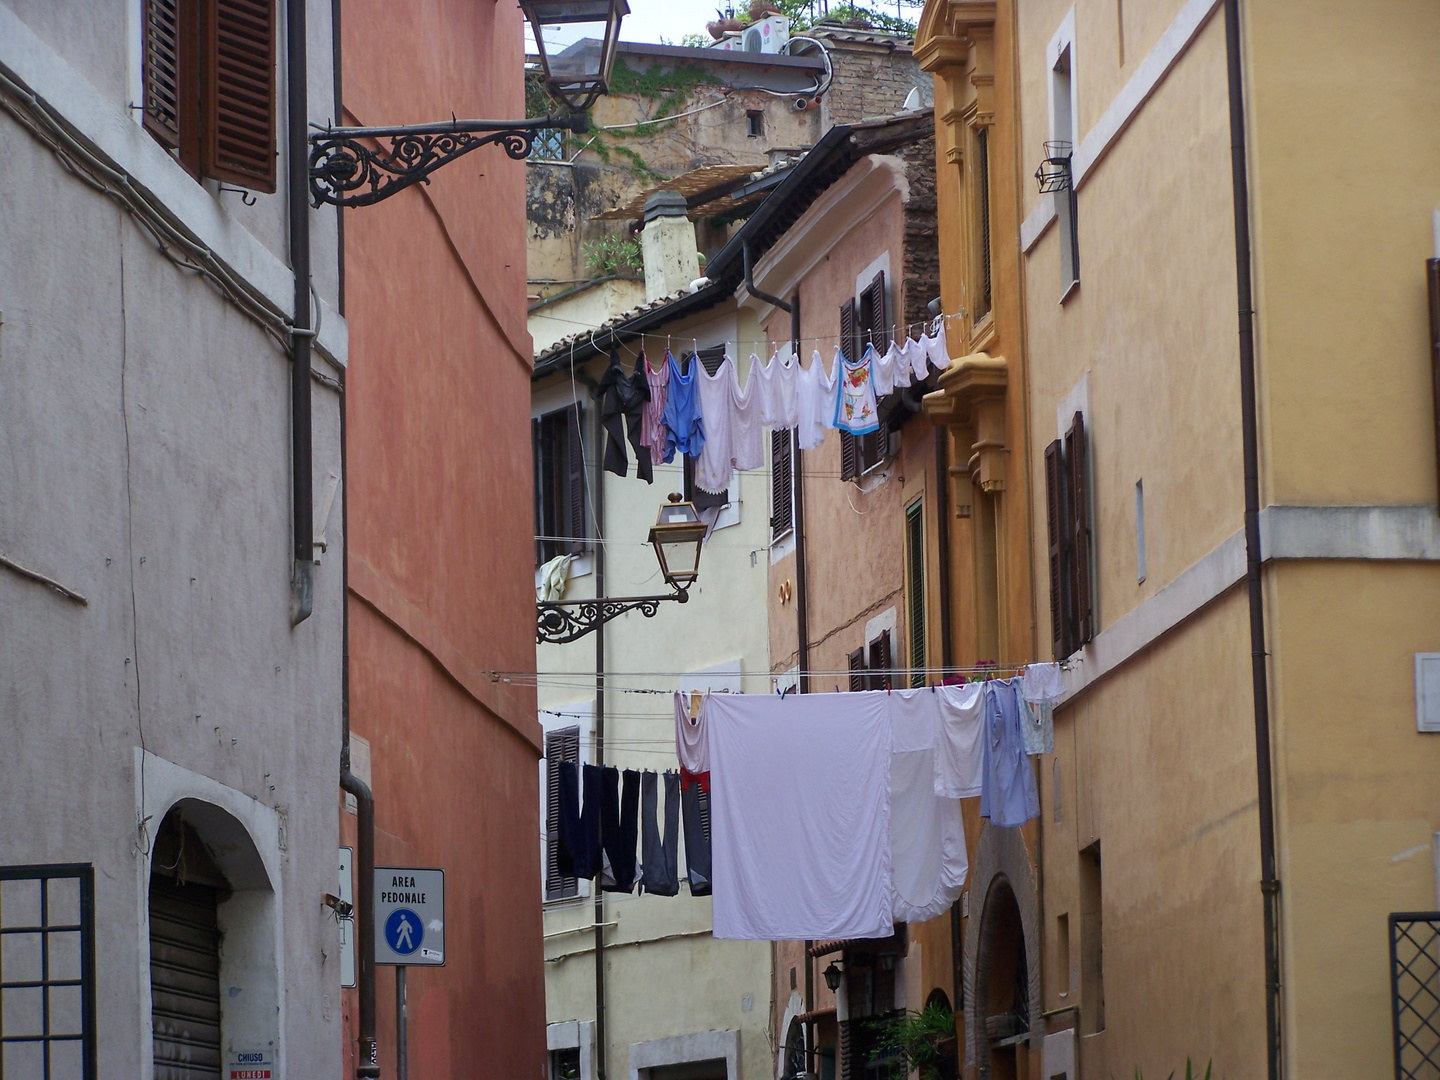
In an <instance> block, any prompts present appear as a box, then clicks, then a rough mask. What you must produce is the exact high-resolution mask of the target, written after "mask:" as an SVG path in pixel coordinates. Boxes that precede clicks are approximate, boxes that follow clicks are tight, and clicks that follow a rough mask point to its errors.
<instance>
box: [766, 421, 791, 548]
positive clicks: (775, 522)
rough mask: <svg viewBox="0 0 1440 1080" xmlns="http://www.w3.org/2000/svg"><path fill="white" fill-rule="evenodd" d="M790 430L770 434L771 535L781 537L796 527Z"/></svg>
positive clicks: (777, 429) (779, 430)
mask: <svg viewBox="0 0 1440 1080" xmlns="http://www.w3.org/2000/svg"><path fill="white" fill-rule="evenodd" d="M791 438H792V436H791V434H790V432H789V430H788V429H782V428H776V429H775V430H774V431H772V432H770V534H771V535H772V536H780V535H782V534H784V533H787V532H789V531H790V530H791V529H792V528H794V527H795V506H794V504H795V477H794V475H793V466H792V464H791V463H792V462H793V461H794V456H793V454H792V452H791V450H792V447H791Z"/></svg>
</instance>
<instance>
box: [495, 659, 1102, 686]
mask: <svg viewBox="0 0 1440 1080" xmlns="http://www.w3.org/2000/svg"><path fill="white" fill-rule="evenodd" d="M1038 662H1040V661H1023V662H1019V663H1014V664H977V665H975V666H973V667H965V666H956V665H951V666H948V667H914V668H867V669H865V674H866V675H867V676H876V675H885V676H891V677H893V678H896V679H900V678H908V677H910V676H913V675H923V676H925V677H926V678H930V677H936V678H944V677H945V676H948V675H1000V674H1004V673H1009V674H1018V673H1022V672H1023V671H1024V670H1025V668H1026V667H1028V666H1029V665H1030V664H1032V663H1038ZM1079 663H1081V660H1080V659H1079V658H1076V659H1073V660H1067V661H1065V662H1064V663H1062V664H1061V665H1060V668H1061V670H1062V671H1068V670H1070V669H1071V667H1072V666H1073V665H1075V664H1079ZM487 674H488V675H489V676H490V681H491V682H503V683H506V684H507V685H510V684H524V683H526V682H527V681H528V683H529V684H531V685H534V684H537V683H538V682H540V681H542V680H543V681H547V682H549V681H552V680H559V681H564V680H567V679H568V680H575V681H577V682H579V681H583V682H586V683H587V684H592V685H593V683H594V679H595V676H594V675H593V674H591V673H589V672H583V671H498V670H494V669H492V670H490V671H489V672H487ZM851 674H853V673H852V672H851V671H850V670H849V669H848V668H845V669H826V668H812V669H810V670H808V671H803V672H801V671H752V672H724V673H716V672H697V671H606V672H604V677H605V680H606V682H607V684H608V683H609V682H610V681H611V680H612V679H704V678H707V677H717V678H726V677H728V678H740V679H759V678H766V679H772V680H773V679H783V680H785V681H787V682H788V681H790V680H791V679H795V678H798V677H799V676H801V675H808V676H809V677H810V678H812V679H827V678H840V677H845V678H848V677H849V676H850V675H851ZM607 689H611V690H616V691H618V692H621V693H646V694H673V693H674V692H675V688H674V687H673V686H670V687H667V688H666V689H663V690H660V689H655V690H651V689H644V690H641V689H634V688H628V687H607ZM896 689H900V687H896ZM716 692H723V691H716Z"/></svg>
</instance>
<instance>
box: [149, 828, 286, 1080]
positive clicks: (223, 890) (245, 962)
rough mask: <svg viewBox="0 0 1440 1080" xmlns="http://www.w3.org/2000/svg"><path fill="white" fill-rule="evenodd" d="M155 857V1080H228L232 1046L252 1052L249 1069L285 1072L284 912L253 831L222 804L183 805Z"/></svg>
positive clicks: (161, 832) (156, 844)
mask: <svg viewBox="0 0 1440 1080" xmlns="http://www.w3.org/2000/svg"><path fill="white" fill-rule="evenodd" d="M149 855H150V878H149V888H148V897H147V915H148V922H149V934H148V937H149V951H150V1028H151V1035H152V1056H153V1060H154V1063H155V1077H156V1080H212V1078H213V1080H220V1078H221V1077H222V1076H224V1075H228V1072H229V1070H228V1069H227V1067H226V1066H227V1064H231V1063H233V1062H227V1060H226V1059H225V1057H224V1056H223V1055H222V1047H227V1046H228V1047H231V1048H232V1049H235V1048H243V1049H242V1050H238V1051H237V1052H243V1053H244V1054H245V1055H246V1057H245V1059H244V1061H245V1062H246V1063H252V1062H253V1063H255V1064H256V1065H259V1066H264V1065H269V1066H272V1067H275V1068H278V1065H279V1059H280V1050H281V1047H280V1041H279V1040H280V1031H279V1024H278V1015H279V1005H280V987H281V985H282V984H283V976H282V970H281V967H282V964H283V957H282V949H281V947H280V926H279V914H278V905H277V904H276V901H275V893H274V890H273V887H272V883H271V880H270V876H269V874H268V873H267V871H266V869H265V866H264V863H263V861H262V860H261V858H260V855H259V852H258V851H257V850H256V847H255V844H254V841H253V839H252V838H251V836H250V834H249V832H248V831H246V829H245V826H244V825H242V824H241V823H240V822H239V821H238V820H237V819H236V818H235V817H233V816H232V815H231V814H229V813H228V812H227V811H225V810H223V809H221V808H220V807H218V806H216V805H214V804H213V803H208V802H204V801H202V800H200V799H181V800H180V801H178V802H176V803H175V804H174V805H173V806H171V807H170V809H169V810H168V811H167V812H166V814H165V816H164V817H163V819H162V820H161V823H160V826H159V828H158V829H157V830H156V833H155V839H154V841H153V843H152V845H151V848H150V852H149ZM222 942H223V944H224V947H223V948H222V947H221V945H222ZM222 987H224V989H225V997H224V1001H225V1007H224V1009H223V1010H222V1008H221V1000H222V998H221V988H222Z"/></svg>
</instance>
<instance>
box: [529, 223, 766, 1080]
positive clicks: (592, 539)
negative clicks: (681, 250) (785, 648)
mask: <svg viewBox="0 0 1440 1080" xmlns="http://www.w3.org/2000/svg"><path fill="white" fill-rule="evenodd" d="M676 230H688V231H689V234H690V236H689V241H688V251H689V252H690V253H691V258H692V260H693V251H694V232H693V226H692V225H691V224H690V223H689V222H688V221H687V220H686V218H685V217H684V216H679V217H671V218H666V219H661V220H659V221H658V222H657V223H656V224H655V226H654V227H653V229H652V232H654V231H659V232H661V233H664V234H666V235H665V244H666V245H667V249H668V248H675V247H676V243H675V241H676V237H675V236H673V235H670V234H672V233H674V232H675V231H676ZM652 239H653V237H652ZM665 265H668V266H669V267H670V274H671V276H670V277H669V278H664V279H662V280H659V281H656V282H652V283H651V284H652V287H653V290H654V291H656V293H657V295H658V296H661V297H662V298H661V299H660V300H658V301H657V302H656V303H655V304H654V305H640V306H639V307H638V308H636V309H635V310H633V311H629V312H625V313H614V314H612V317H610V318H608V319H605V320H597V321H596V322H595V323H594V324H593V325H592V327H591V329H592V330H595V331H598V332H599V337H598V338H597V339H595V340H597V342H598V343H600V344H604V343H605V342H606V337H605V333H606V331H607V330H608V329H610V328H613V327H614V326H617V325H619V324H622V323H626V322H628V321H633V320H634V319H635V318H637V317H644V316H646V315H647V314H648V315H650V317H651V318H652V319H653V320H655V322H654V325H653V327H652V329H651V332H650V333H648V334H645V335H643V336H627V337H626V338H624V339H623V340H622V342H621V344H620V346H619V349H620V354H621V357H622V361H623V364H624V368H625V370H626V372H627V373H628V372H629V371H631V370H632V369H633V366H634V363H635V358H636V353H637V352H638V350H639V349H641V348H643V349H644V350H645V351H646V352H647V353H648V354H649V355H650V357H652V358H653V360H654V361H655V363H656V364H658V363H659V362H660V361H661V360H662V358H663V356H664V352H665V349H666V346H667V343H669V344H670V345H671V346H672V347H673V349H674V351H675V353H676V355H677V356H678V355H679V354H680V353H681V352H682V351H683V352H690V351H692V350H696V349H699V350H702V351H703V350H706V349H715V348H717V347H720V348H723V349H724V350H725V352H726V354H727V355H729V356H732V357H735V358H736V359H737V360H738V361H739V362H740V366H741V377H742V378H745V377H746V376H747V375H748V371H749V359H748V358H749V356H750V354H751V352H752V351H758V350H759V348H760V347H761V342H762V340H763V339H762V336H761V334H760V331H759V327H758V325H757V323H756V321H755V318H754V316H753V315H752V314H750V313H748V312H747V313H742V312H739V311H737V309H736V306H735V303H734V299H733V295H732V294H731V292H730V291H727V290H725V289H722V288H720V287H718V286H717V287H716V288H714V289H711V290H709V291H708V292H706V293H704V294H701V295H699V297H698V299H696V298H695V295H694V294H691V293H689V292H688V291H687V290H685V289H683V288H681V287H680V286H681V285H682V284H688V283H689V282H690V281H691V280H692V279H693V278H694V277H695V276H696V271H695V270H694V267H693V264H692V265H690V266H683V265H678V263H676V261H675V260H670V261H669V262H667V263H666V264H665ZM697 307H698V310H693V312H692V313H691V314H688V315H687V314H685V311H686V310H687V309H695V308H697ZM671 311H677V312H678V313H676V314H674V315H667V314H666V313H667V312H671ZM547 312H548V309H547V308H545V307H541V308H540V309H539V310H537V311H535V312H534V313H533V314H532V324H533V323H534V322H535V321H536V320H537V318H538V319H544V318H546V317H547ZM570 314H571V315H574V314H576V313H575V312H574V311H571V312H570ZM543 332H544V328H543V326H542V327H537V332H536V336H537V340H539V339H541V334H542V333H543ZM567 334H568V335H570V336H569V337H568V338H567V339H566V340H561V341H558V342H551V343H550V346H549V348H548V350H546V351H545V352H542V353H541V354H540V355H539V356H538V357H537V364H536V372H537V374H536V379H535V382H534V384H533V394H532V400H531V411H532V415H533V416H534V417H535V418H536V422H537V423H538V424H542V425H551V424H553V418H555V417H563V416H565V414H566V412H567V410H570V409H573V408H574V406H575V404H576V403H577V402H579V404H580V410H581V413H580V417H581V419H580V424H579V430H580V432H581V435H582V445H583V451H582V452H581V453H580V454H579V455H578V456H579V465H580V469H581V471H580V474H579V479H580V482H581V483H582V484H583V495H582V496H581V497H582V498H583V501H584V504H585V510H584V515H583V520H582V522H581V525H580V527H579V528H578V529H572V530H569V531H568V532H574V533H577V534H578V535H579V537H581V538H582V542H581V543H578V544H570V545H565V544H561V543H558V542H556V541H551V540H541V541H539V542H538V543H537V560H539V559H541V558H548V557H549V556H550V555H551V554H552V553H554V552H559V551H560V550H561V549H562V548H564V549H566V550H575V551H578V552H579V556H578V558H577V559H576V560H575V561H574V562H573V563H572V564H571V569H570V577H569V581H568V583H567V586H566V591H565V594H564V599H565V600H567V601H579V600H584V599H589V598H593V597H595V596H597V595H604V596H607V597H625V596H644V595H654V594H660V593H665V592H667V591H668V589H667V587H666V585H665V583H664V581H663V579H662V578H661V575H660V570H659V564H658V562H657V559H656V556H655V553H654V550H653V549H652V548H651V546H650V545H649V544H648V543H647V542H646V536H647V534H648V532H649V529H650V526H652V525H653V524H655V520H656V516H657V513H658V511H659V507H660V505H661V503H663V502H664V501H665V500H666V497H667V496H668V495H669V494H670V493H672V492H678V493H681V494H686V495H689V494H691V493H692V492H691V490H690V489H689V487H688V485H687V484H686V480H685V477H684V473H683V470H682V467H681V460H682V459H679V458H677V459H676V461H675V462H674V463H672V464H670V465H665V464H657V465H656V466H655V468H654V483H653V484H646V483H645V482H644V481H642V480H640V479H638V478H637V477H636V475H635V463H634V460H633V454H632V455H631V461H630V464H629V470H628V472H629V475H628V476H626V477H623V478H622V477H619V476H616V475H614V474H613V473H609V472H605V471H603V470H602V469H600V468H599V463H600V458H601V453H602V450H601V446H602V443H601V441H600V439H599V438H598V436H599V430H598V428H597V425H596V402H595V401H594V399H593V398H592V397H591V396H590V394H589V390H588V387H589V386H591V385H593V383H594V381H595V380H597V379H598V378H599V377H600V375H601V374H602V373H603V372H604V370H605V366H606V364H607V363H608V356H607V350H604V349H597V348H595V347H593V346H591V344H590V342H591V340H592V334H591V330H584V331H582V332H579V333H576V328H574V327H571V328H569V329H568V330H567ZM694 362H695V361H692V363H694ZM546 418H552V419H551V420H547V419H546ZM552 430H556V429H555V428H553V427H551V426H546V427H545V428H544V434H543V435H542V442H543V443H544V445H538V447H537V460H539V461H540V463H541V464H540V467H541V469H542V471H543V470H544V469H546V468H547V467H548V466H547V464H546V463H547V462H548V461H549V460H550V458H549V457H547V455H549V454H553V452H554V450H553V446H550V448H549V449H547V446H549V445H550V444H549V438H550V435H549V433H550V432H551V431H552ZM563 437H564V436H562V438H563ZM562 457H564V458H567V459H568V458H569V455H568V454H562ZM541 486H542V488H543V486H544V485H543V484H542V485H541ZM568 494H569V492H568V488H567V489H566V490H565V491H562V492H560V495H561V502H562V503H564V502H565V501H566V499H568ZM548 498H550V496H549V495H548V494H547V493H546V492H545V491H543V490H541V491H538V492H537V499H539V500H541V501H544V500H546V499H548ZM769 500H770V487H769V475H768V472H767V471H765V470H758V471H755V472H746V473H737V474H736V475H735V480H734V483H733V484H732V485H731V487H730V490H729V492H728V493H727V494H726V495H725V496H724V497H723V498H720V499H716V500H713V501H715V502H718V503H720V504H722V505H717V506H713V507H711V508H709V509H707V510H706V511H704V515H705V516H706V518H707V519H709V520H713V528H712V531H711V533H710V535H709V538H708V539H707V540H706V542H705V546H704V549H703V553H702V556H701V560H700V574H699V579H698V581H697V582H696V584H695V585H693V586H692V587H691V589H690V598H689V600H688V602H687V603H685V604H683V605H681V604H679V603H673V602H667V603H662V604H661V605H660V606H659V610H658V611H657V613H656V614H655V615H654V617H653V618H646V617H644V616H643V615H642V614H640V613H639V612H631V613H629V614H626V615H622V616H620V617H618V618H616V619H614V620H613V621H611V622H610V623H608V624H606V625H605V627H604V628H603V631H600V632H597V633H592V634H590V635H588V636H585V637H582V638H580V639H578V640H576V641H574V642H570V643H568V644H558V645H552V644H545V645H540V646H538V647H537V650H536V662H537V667H538V670H539V672H540V674H539V701H538V704H539V708H540V719H541V723H542V725H543V727H544V729H545V731H546V736H547V753H551V754H552V756H553V752H554V748H555V747H556V746H558V745H559V744H558V743H557V742H556V741H555V740H556V737H557V736H558V735H561V734H562V733H565V732H572V731H573V732H574V733H575V734H577V735H578V736H579V739H578V743H579V745H578V758H579V760H580V761H581V762H589V763H593V762H596V761H597V760H603V763H604V764H606V765H614V766H616V767H618V768H620V769H637V770H651V771H654V772H657V773H661V772H663V771H665V770H671V771H673V770H676V769H677V768H678V762H677V759H676V755H675V727H674V715H675V714H674V707H673V704H672V698H671V694H672V693H673V692H675V691H677V690H680V691H686V692H688V691H691V690H706V689H716V690H731V691H744V692H747V693H756V692H759V693H764V692H768V690H769V688H770V680H769V668H770V661H769V642H768V636H767V631H766V593H767V576H766V571H767V568H768V565H769V561H768V557H767V553H768V548H769V544H770V501H769ZM539 509H540V510H541V511H543V510H544V508H543V507H541V508H539ZM553 512H559V513H560V517H561V518H564V507H563V506H560V507H554V508H553V511H552V517H551V518H548V519H545V520H554V517H553ZM542 517H543V513H542ZM536 531H537V536H543V535H546V534H545V532H544V527H542V526H541V525H539V524H537V529H536ZM568 532H567V535H568ZM602 582H603V586H602ZM537 585H538V573H537ZM597 670H601V671H603V673H604V689H603V691H600V690H598V689H597V686H598V684H597V679H596V672H597ZM597 706H598V708H597ZM547 764H548V759H547V761H542V762H541V785H542V791H543V790H544V789H545V787H546V785H547V783H548V776H547V771H548V770H547ZM662 793H663V788H662ZM661 801H662V806H663V794H662V800H661ZM541 820H542V822H547V829H548V821H547V814H546V813H545V812H544V807H543V795H542V814H541ZM662 828H663V816H662ZM540 840H541V844H542V866H544V865H546V863H547V860H548V857H549V854H550V851H549V848H550V844H551V839H550V837H549V835H548V833H546V834H542V836H541V838H540ZM685 857H686V856H685V847H684V844H683V842H682V843H681V845H680V874H681V884H680V892H679V895H677V896H674V897H664V896H649V895H641V894H639V893H638V891H637V893H636V894H634V895H630V894H617V893H608V894H602V895H601V897H600V899H599V902H598V903H597V900H596V897H595V895H594V892H593V888H594V886H593V883H592V882H587V881H580V882H578V883H574V882H564V881H559V880H556V879H555V878H554V877H552V878H551V880H547V881H542V882H541V883H540V884H541V890H542V893H541V895H542V896H543V897H544V898H545V899H544V901H543V902H544V921H545V964H546V968H545V985H546V1010H547V1015H548V1021H549V1045H550V1049H551V1075H552V1077H556V1078H557V1080H558V1077H560V1076H564V1075H571V1076H576V1077H577V1078H578V1080H597V1078H602V1077H606V1076H608V1077H613V1078H623V1077H627V1076H628V1077H631V1078H632V1080H646V1078H650V1080H666V1078H676V1080H680V1078H683V1080H742V1078H744V1080H760V1078H763V1077H766V1076H768V1075H770V1074H771V1069H772V1068H773V1063H774V1050H773V1036H772V1033H771V1031H770V1025H771V999H770V994H771V958H770V945H769V943H768V942H749V941H717V940H715V939H714V938H712V937H711V934H710V929H711V916H710V898H709V897H708V896H692V895H691V894H690V889H689V884H688V882H687V881H686V880H685V872H686V867H685ZM567 894H569V895H567ZM597 924H598V926H599V928H600V932H599V934H598V935H597V933H596V926H597ZM597 938H598V939H599V940H600V941H601V942H602V948H601V954H602V956H603V965H602V966H601V972H600V973H599V974H597V961H596V942H597ZM597 988H598V992H599V995H600V998H599V1000H601V1001H602V1002H603V1008H602V1009H601V1010H599V1012H598V1014H597V1009H596V1001H597ZM602 1026H603V1029H604V1030H603V1035H602V1034H601V1033H600V1028H601V1027H602Z"/></svg>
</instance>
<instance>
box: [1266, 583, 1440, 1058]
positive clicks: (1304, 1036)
mask: <svg viewBox="0 0 1440 1080" xmlns="http://www.w3.org/2000/svg"><path fill="white" fill-rule="evenodd" d="M1267 576H1268V582H1269V583H1268V589H1269V593H1268V597H1269V605H1268V606H1269V613H1268V617H1269V619H1270V626H1271V650H1272V653H1273V656H1274V660H1273V662H1272V666H1273V671H1274V681H1273V684H1272V694H1271V698H1272V701H1273V702H1274V706H1273V712H1274V722H1275V737H1276V746H1277V754H1276V767H1277V768H1276V771H1277V793H1278V797H1279V802H1280V817H1281V823H1282V831H1281V841H1280V851H1279V855H1280V870H1279V874H1280V880H1281V885H1282V894H1281V895H1282V908H1283V911H1284V930H1285V951H1284V956H1285V969H1284V971H1283V977H1284V982H1285V986H1286V994H1285V1005H1286V1010H1285V1012H1286V1026H1287V1039H1286V1043H1287V1046H1288V1047H1289V1052H1290V1057H1291V1063H1290V1070H1289V1075H1291V1076H1296V1077H1301V1076H1322V1075H1324V1076H1345V1077H1355V1078H1363V1077H1375V1078H1377V1080H1378V1078H1380V1077H1388V1076H1391V1075H1393V1066H1392V1064H1391V1026H1390V1025H1391V1019H1390V983H1389V954H1388V949H1389V944H1388V937H1387V933H1388V930H1387V922H1386V916H1387V915H1388V914H1389V913H1390V912H1396V911H1431V910H1434V909H1435V907H1436V878H1435V862H1434V855H1433V852H1434V834H1435V833H1436V831H1437V830H1440V735H1433V734H1421V733H1419V732H1417V731H1416V730H1415V692H1414V689H1415V677H1414V666H1413V665H1414V661H1413V654H1414V653H1416V652H1429V651H1434V650H1436V649H1440V603H1436V602H1435V601H1436V599H1437V598H1440V565H1436V564H1433V563H1430V564H1421V563H1398V562H1397V563H1381V562H1375V561H1370V562H1361V561H1343V562H1342V561H1330V562H1283V563H1279V564H1277V565H1276V566H1275V567H1274V568H1273V569H1272V570H1271V571H1270V572H1269V574H1268V575H1267Z"/></svg>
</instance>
